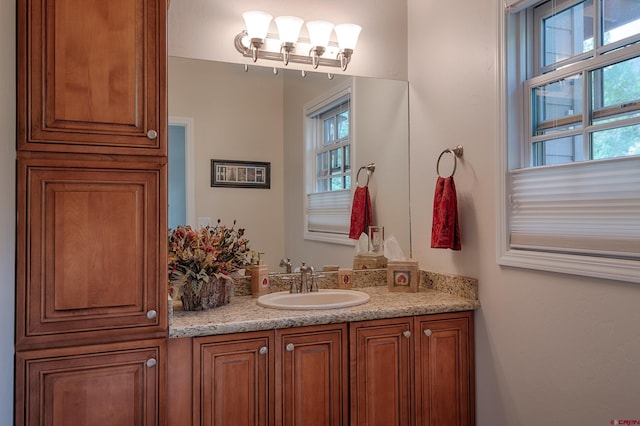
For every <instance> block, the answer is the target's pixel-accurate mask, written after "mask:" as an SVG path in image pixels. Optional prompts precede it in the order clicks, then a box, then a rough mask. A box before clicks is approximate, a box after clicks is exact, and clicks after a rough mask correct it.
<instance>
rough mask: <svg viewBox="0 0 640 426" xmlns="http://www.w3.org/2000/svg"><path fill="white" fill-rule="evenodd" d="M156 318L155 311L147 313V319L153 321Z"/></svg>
mask: <svg viewBox="0 0 640 426" xmlns="http://www.w3.org/2000/svg"><path fill="white" fill-rule="evenodd" d="M157 316H158V313H157V312H156V311H154V310H153V309H152V310H150V311H149V312H147V318H149V319H154V318H155V317H157Z"/></svg>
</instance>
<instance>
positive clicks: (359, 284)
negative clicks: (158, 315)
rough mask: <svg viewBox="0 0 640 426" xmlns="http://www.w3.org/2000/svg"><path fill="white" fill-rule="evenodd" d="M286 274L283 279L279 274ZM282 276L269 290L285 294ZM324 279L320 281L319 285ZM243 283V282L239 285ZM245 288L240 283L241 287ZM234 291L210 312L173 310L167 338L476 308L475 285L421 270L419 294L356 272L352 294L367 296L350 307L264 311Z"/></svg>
mask: <svg viewBox="0 0 640 426" xmlns="http://www.w3.org/2000/svg"><path fill="white" fill-rule="evenodd" d="M283 275H284V274H283ZM324 275H325V277H324V278H321V279H320V281H319V287H320V288H335V287H336V285H335V284H333V282H334V281H335V282H336V284H337V276H336V273H330V272H329V273H324ZM282 278H286V277H285V276H281V277H278V276H277V275H276V276H274V277H270V281H271V283H270V286H271V290H272V291H283V290H286V289H288V287H287V281H286V279H284V280H283V279H282ZM322 280H324V281H322ZM241 281H242V280H241ZM242 285H243V283H241V282H239V286H238V287H241V286H242ZM238 287H237V288H236V296H234V297H232V298H231V303H230V304H228V305H226V306H222V307H219V308H215V309H211V310H208V311H199V312H184V311H175V312H173V313H172V315H170V321H171V322H170V324H171V325H170V327H169V337H195V336H209V335H216V334H228V333H239V332H245V331H257V330H270V329H276V328H289V327H299V326H307V325H319V324H332V323H338V322H351V321H362V320H371V319H381V318H396V317H404V316H413V315H425V314H433V313H442V312H456V311H466V310H473V309H478V308H479V307H480V303H479V302H478V299H477V288H478V286H477V280H475V279H472V278H466V277H459V276H454V275H444V274H434V273H430V272H425V271H421V279H420V290H419V291H418V292H417V293H398V292H389V291H388V288H387V285H386V270H384V269H382V270H370V271H355V273H354V286H353V287H354V289H357V290H359V291H364V292H366V293H368V294H369V295H370V297H371V300H370V301H369V302H368V303H365V304H363V305H359V306H353V307H350V308H341V309H325V310H308V311H296V310H282V309H269V308H263V307H261V306H258V305H257V304H256V298H254V297H252V296H250V290H249V292H248V294H249V295H239V293H240V294H247V293H246V292H245V291H243V290H242V289H239V288H238Z"/></svg>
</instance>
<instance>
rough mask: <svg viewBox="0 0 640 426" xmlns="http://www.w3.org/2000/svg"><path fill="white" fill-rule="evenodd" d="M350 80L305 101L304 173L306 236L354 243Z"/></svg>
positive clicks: (341, 242) (306, 237) (320, 239)
mask: <svg viewBox="0 0 640 426" xmlns="http://www.w3.org/2000/svg"><path fill="white" fill-rule="evenodd" d="M352 97H353V94H352V90H351V81H350V80H349V81H347V82H346V83H343V84H339V85H337V86H336V87H335V88H333V89H332V90H330V91H329V92H328V93H326V94H324V95H323V96H321V97H319V98H317V99H314V100H312V101H311V102H309V103H307V104H306V105H305V111H304V115H305V138H306V144H305V146H306V156H305V170H306V172H305V175H306V176H307V178H306V179H307V182H306V195H307V205H306V209H305V230H304V236H305V239H308V240H318V241H326V242H334V243H340V244H350V245H353V244H354V242H353V240H350V239H349V238H348V236H349V224H350V219H351V213H350V212H351V204H350V203H351V174H352V170H351V164H352V156H353V145H354V142H353V137H352V128H353V114H352V111H351V108H352Z"/></svg>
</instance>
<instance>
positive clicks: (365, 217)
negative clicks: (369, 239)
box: [349, 186, 373, 240]
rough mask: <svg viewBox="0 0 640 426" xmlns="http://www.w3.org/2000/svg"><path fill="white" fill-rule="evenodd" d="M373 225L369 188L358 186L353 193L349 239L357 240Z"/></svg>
mask: <svg viewBox="0 0 640 426" xmlns="http://www.w3.org/2000/svg"><path fill="white" fill-rule="evenodd" d="M372 224H373V209H372V208H371V197H370V196H369V187H367V186H359V187H357V188H356V190H355V192H354V193H353V205H352V206H351V227H350V229H349V238H351V239H354V240H357V239H359V238H360V235H362V233H363V232H367V230H368V228H369V226H371V225H372Z"/></svg>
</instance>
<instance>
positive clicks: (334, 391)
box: [275, 324, 349, 426]
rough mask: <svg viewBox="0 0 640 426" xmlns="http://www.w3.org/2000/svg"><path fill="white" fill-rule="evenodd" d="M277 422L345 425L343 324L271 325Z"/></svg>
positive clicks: (345, 329) (291, 425) (345, 340)
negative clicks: (273, 330) (280, 327)
mask: <svg viewBox="0 0 640 426" xmlns="http://www.w3.org/2000/svg"><path fill="white" fill-rule="evenodd" d="M276 336H277V347H276V423H275V424H277V425H284V426H294V425H305V426H313V425H327V426H328V425H333V426H338V425H347V424H348V420H347V419H348V415H347V414H346V413H347V412H348V405H347V401H348V397H349V396H348V395H349V393H348V377H349V376H348V373H347V371H348V365H347V356H348V355H347V354H348V352H347V342H348V340H347V327H346V325H345V324H335V325H330V326H315V327H304V328H295V329H285V330H278V331H276Z"/></svg>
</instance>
